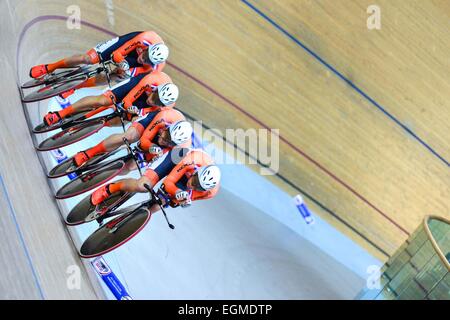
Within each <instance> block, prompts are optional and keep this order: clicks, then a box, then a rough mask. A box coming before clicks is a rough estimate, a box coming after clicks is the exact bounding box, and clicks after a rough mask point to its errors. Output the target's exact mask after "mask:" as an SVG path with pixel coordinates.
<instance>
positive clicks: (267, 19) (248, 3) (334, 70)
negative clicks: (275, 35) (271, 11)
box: [241, 0, 450, 167]
mask: <svg viewBox="0 0 450 320" xmlns="http://www.w3.org/2000/svg"><path fill="white" fill-rule="evenodd" d="M241 1H242V2H243V3H244V4H246V5H247V6H248V7H250V9H252V10H253V11H255V12H256V13H257V14H259V15H260V16H261V17H262V18H264V19H265V20H266V21H267V22H269V23H270V24H271V25H273V26H274V27H275V28H277V29H278V30H279V31H281V32H282V33H283V34H284V35H286V36H287V37H288V38H289V39H291V40H292V41H294V42H295V43H296V44H298V45H299V46H300V47H302V48H303V49H304V50H305V51H306V52H308V53H309V54H310V55H312V56H313V57H314V58H316V59H317V60H318V61H319V62H320V63H322V64H323V65H324V66H325V67H327V68H328V69H329V70H331V71H332V72H333V73H334V74H335V75H337V76H338V77H339V78H341V79H342V80H344V81H345V82H346V83H347V84H348V85H349V86H351V87H352V88H353V89H355V90H356V91H357V92H358V93H359V94H360V95H362V96H363V97H364V98H365V99H366V100H368V101H369V102H370V103H372V104H373V105H374V106H375V107H377V108H378V109H379V110H380V111H381V112H383V113H384V114H385V115H386V116H388V117H389V118H390V119H391V120H392V121H394V122H395V123H396V124H398V125H399V126H400V127H401V128H402V129H404V130H405V131H406V132H408V133H409V134H410V135H411V136H413V137H414V139H416V140H417V141H418V142H419V143H420V144H422V145H423V146H424V147H425V148H427V149H428V150H429V151H430V152H431V153H432V154H433V155H434V156H436V157H437V158H438V159H439V160H441V161H442V162H444V163H445V164H446V165H447V167H450V163H449V161H447V160H446V159H445V158H444V157H442V156H441V155H440V154H439V153H437V152H436V151H435V150H434V149H433V148H432V147H431V146H430V145H429V144H427V143H426V142H425V141H423V140H422V139H421V138H420V137H419V136H418V135H416V134H415V133H414V132H413V131H412V130H411V129H409V128H408V127H407V126H406V125H404V124H403V123H401V122H400V121H399V120H398V119H397V118H395V117H394V116H393V115H392V114H390V113H389V112H388V111H387V110H386V109H385V108H383V107H382V106H381V105H380V104H379V103H378V102H376V101H375V100H374V99H372V98H371V97H370V96H369V95H367V94H366V93H365V92H364V91H362V90H361V89H360V88H359V87H358V86H356V85H355V84H354V83H353V82H351V81H350V80H349V79H347V78H346V77H345V76H344V75H343V74H342V73H340V72H339V71H337V70H336V69H335V68H334V67H333V66H331V65H330V64H329V63H328V62H326V61H325V60H324V59H322V58H321V57H320V56H319V55H318V54H317V53H315V52H314V51H312V50H311V49H309V48H308V47H307V46H306V45H304V44H303V43H302V42H301V41H300V40H298V39H297V38H295V37H294V36H293V35H291V34H290V33H289V32H287V31H286V30H285V29H283V28H282V27H281V26H280V25H279V24H277V23H276V22H275V21H273V20H272V19H271V18H269V17H268V16H267V15H266V14H265V13H263V12H262V11H261V10H259V9H258V8H256V7H255V6H254V5H253V4H251V3H250V2H249V1H247V0H241Z"/></svg>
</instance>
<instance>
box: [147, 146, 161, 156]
mask: <svg viewBox="0 0 450 320" xmlns="http://www.w3.org/2000/svg"><path fill="white" fill-rule="evenodd" d="M148 152H149V153H150V154H152V155H155V156H157V157H160V156H162V154H163V150H162V149H161V147H160V146H158V145H156V144H153V145H152V146H151V147H150V148H149V149H148Z"/></svg>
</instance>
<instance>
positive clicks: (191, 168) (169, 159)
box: [144, 148, 220, 206]
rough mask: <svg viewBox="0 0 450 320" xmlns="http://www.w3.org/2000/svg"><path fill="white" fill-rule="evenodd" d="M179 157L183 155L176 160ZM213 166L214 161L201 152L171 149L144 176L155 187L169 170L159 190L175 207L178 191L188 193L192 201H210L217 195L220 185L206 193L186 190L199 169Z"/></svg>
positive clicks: (197, 150) (198, 150) (177, 202)
mask: <svg viewBox="0 0 450 320" xmlns="http://www.w3.org/2000/svg"><path fill="white" fill-rule="evenodd" d="M180 155H183V157H182V159H181V160H179V159H178V157H179V156H180ZM175 163H176V164H175ZM213 164H214V161H213V160H212V159H211V157H210V156H209V155H208V154H207V153H206V152H204V151H203V150H200V149H191V150H189V149H186V148H184V149H178V148H177V149H173V150H172V151H171V152H170V153H169V154H168V155H167V156H166V158H165V159H164V161H163V162H162V163H161V164H159V165H158V166H157V167H156V168H155V169H151V168H148V169H147V171H146V172H145V173H144V175H145V176H146V177H147V178H148V179H150V181H151V183H152V184H153V185H155V184H156V183H157V182H158V181H159V180H160V179H162V178H164V175H165V173H166V172H167V171H168V169H167V168H171V170H170V172H169V173H168V174H167V176H166V178H165V180H164V182H163V184H162V187H161V188H162V189H163V191H165V192H166V193H167V195H168V196H169V197H170V200H171V206H177V205H178V204H180V202H179V201H178V200H176V198H175V194H176V193H177V191H179V190H182V191H188V192H189V193H190V196H191V197H190V198H191V200H192V201H195V200H205V199H210V198H212V197H214V196H215V195H216V194H217V192H218V191H219V188H220V185H217V186H216V187H214V188H213V189H210V190H206V191H199V190H188V188H187V181H188V179H189V178H190V177H192V176H193V175H194V174H195V173H196V172H197V170H198V169H199V168H201V167H204V166H208V165H213ZM174 165H175V166H174ZM172 168H173V169H172Z"/></svg>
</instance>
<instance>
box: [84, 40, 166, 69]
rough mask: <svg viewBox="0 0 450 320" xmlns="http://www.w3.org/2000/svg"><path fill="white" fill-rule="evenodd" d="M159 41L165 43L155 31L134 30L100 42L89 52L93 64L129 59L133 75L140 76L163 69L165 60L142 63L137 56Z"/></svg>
mask: <svg viewBox="0 0 450 320" xmlns="http://www.w3.org/2000/svg"><path fill="white" fill-rule="evenodd" d="M157 43H164V41H163V40H162V39H161V37H160V36H159V35H158V34H157V33H156V32H154V31H144V32H132V33H128V34H125V35H123V36H120V37H117V38H114V39H111V40H109V41H106V42H104V43H100V44H98V45H97V46H96V47H95V48H92V49H91V50H89V51H88V52H87V55H88V56H89V57H90V59H91V63H92V64H96V63H99V62H100V61H107V60H110V59H111V60H113V61H114V62H115V63H120V62H122V61H124V60H125V61H127V62H128V65H129V66H130V72H131V76H132V77H134V76H138V75H140V74H143V73H148V72H152V71H162V70H163V69H164V67H165V65H166V63H165V62H163V63H160V64H157V65H142V64H140V63H139V62H138V61H137V57H138V56H139V55H140V54H141V53H142V52H143V51H144V50H146V49H148V48H149V47H151V46H152V45H154V44H157Z"/></svg>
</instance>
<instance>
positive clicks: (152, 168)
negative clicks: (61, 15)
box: [144, 150, 176, 185]
mask: <svg viewBox="0 0 450 320" xmlns="http://www.w3.org/2000/svg"><path fill="white" fill-rule="evenodd" d="M172 151H173V150H171V152H172ZM171 152H169V154H168V155H167V156H166V157H165V158H164V160H163V161H162V162H161V163H158V164H157V165H156V164H150V165H149V166H148V167H147V170H146V171H145V173H144V176H146V177H147V178H149V179H150V181H151V182H152V183H153V185H155V184H157V183H158V181H159V180H161V179H163V178H164V177H165V176H167V175H168V174H169V173H170V172H171V171H172V170H173V169H174V167H175V166H176V163H175V162H174V159H176V156H172V154H171Z"/></svg>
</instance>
